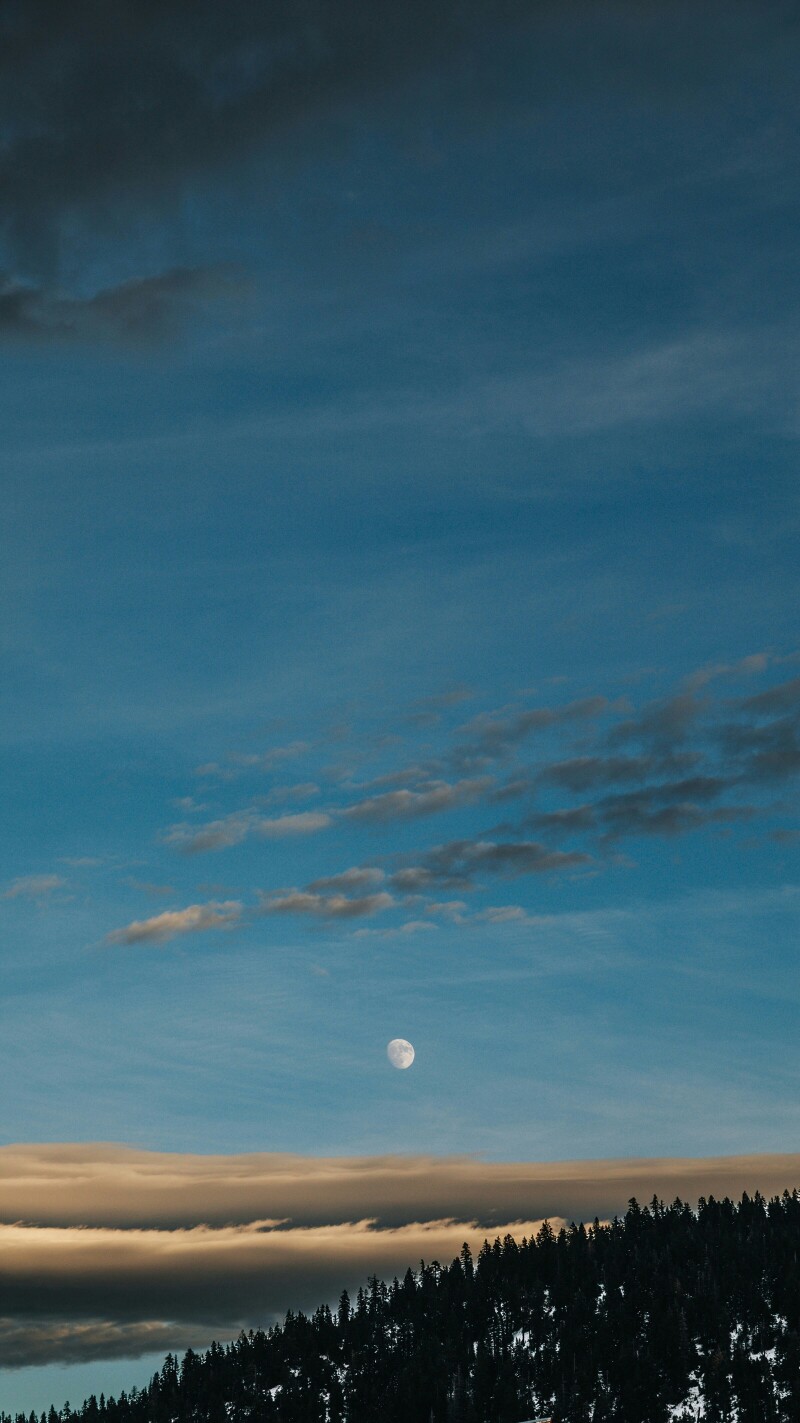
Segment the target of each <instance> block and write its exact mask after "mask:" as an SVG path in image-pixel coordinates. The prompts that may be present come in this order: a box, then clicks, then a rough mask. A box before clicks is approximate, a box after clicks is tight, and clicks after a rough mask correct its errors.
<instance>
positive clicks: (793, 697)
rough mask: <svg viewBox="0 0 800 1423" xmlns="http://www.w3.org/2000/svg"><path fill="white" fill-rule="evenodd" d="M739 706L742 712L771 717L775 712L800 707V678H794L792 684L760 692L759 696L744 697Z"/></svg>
mask: <svg viewBox="0 0 800 1423" xmlns="http://www.w3.org/2000/svg"><path fill="white" fill-rule="evenodd" d="M738 705H739V706H740V707H741V709H742V711H747V712H755V714H756V715H757V716H761V715H766V716H769V715H771V714H772V713H774V712H783V711H789V710H791V709H792V708H794V707H800V677H793V678H792V680H791V681H790V682H782V683H780V685H779V686H777V687H770V688H769V689H768V691H766V692H759V693H758V695H757V696H754V697H743V698H742V700H741V701H740V702H739V704H738Z"/></svg>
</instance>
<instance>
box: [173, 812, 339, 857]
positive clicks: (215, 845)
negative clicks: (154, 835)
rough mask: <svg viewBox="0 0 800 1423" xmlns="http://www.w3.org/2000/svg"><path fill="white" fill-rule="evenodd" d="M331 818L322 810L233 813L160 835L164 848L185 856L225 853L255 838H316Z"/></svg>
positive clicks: (183, 824) (182, 825)
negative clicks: (169, 848)
mask: <svg viewBox="0 0 800 1423" xmlns="http://www.w3.org/2000/svg"><path fill="white" fill-rule="evenodd" d="M330 824H331V817H330V815H328V814H327V812H325V811H321V810H303V811H298V812H297V813H296V814H294V815H278V816H274V817H269V816H264V815H259V814H258V813H257V812H256V811H254V810H244V811H234V812H233V814H231V815H226V816H224V817H223V818H222V819H220V820H210V821H208V822H207V823H206V824H205V825H191V824H188V823H187V822H185V821H183V822H181V823H180V824H179V825H171V826H170V828H169V830H166V831H165V832H164V834H163V835H162V837H161V838H162V840H163V842H164V844H166V845H172V846H174V848H175V849H177V850H180V851H181V853H182V854H184V855H203V854H206V853H208V852H209V851H211V850H224V849H227V848H228V847H229V846H231V845H240V844H241V843H242V841H243V840H247V839H248V837H250V836H254V837H255V838H257V839H260V840H282V839H286V838H287V837H292V836H296V835H315V834H316V833H317V831H319V830H327V828H328V826H329V825H330Z"/></svg>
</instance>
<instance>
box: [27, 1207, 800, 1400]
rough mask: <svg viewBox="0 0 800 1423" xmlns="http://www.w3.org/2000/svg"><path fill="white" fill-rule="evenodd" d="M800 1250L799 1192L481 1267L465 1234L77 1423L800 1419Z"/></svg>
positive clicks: (625, 1224)
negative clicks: (397, 1275) (396, 1275)
mask: <svg viewBox="0 0 800 1423" xmlns="http://www.w3.org/2000/svg"><path fill="white" fill-rule="evenodd" d="M799 1249H800V1196H798V1193H797V1192H796V1191H795V1192H793V1193H792V1194H791V1195H789V1194H785V1195H784V1196H783V1197H782V1198H780V1199H774V1200H771V1201H769V1202H766V1201H765V1200H763V1199H762V1198H761V1197H760V1196H758V1195H756V1196H755V1197H754V1198H752V1199H751V1198H749V1197H748V1196H746V1195H745V1196H744V1197H743V1198H742V1200H741V1202H740V1203H739V1204H738V1205H737V1204H734V1203H733V1202H731V1201H729V1200H724V1201H715V1200H713V1199H709V1200H701V1201H700V1202H699V1205H698V1207H697V1209H696V1210H692V1209H691V1208H690V1207H689V1206H688V1205H685V1204H683V1203H681V1202H680V1201H676V1202H675V1203H674V1204H673V1205H671V1206H667V1207H665V1206H664V1205H663V1204H662V1203H660V1202H659V1201H657V1200H654V1201H653V1202H652V1203H651V1205H650V1206H649V1207H645V1208H642V1207H640V1206H639V1205H638V1204H637V1203H636V1202H635V1201H631V1203H630V1205H629V1208H628V1211H627V1212H626V1214H625V1216H624V1218H623V1219H620V1220H615V1221H614V1222H613V1223H612V1224H611V1225H600V1224H598V1223H597V1222H595V1224H594V1225H593V1226H591V1227H589V1228H588V1229H586V1228H584V1226H582V1225H580V1226H571V1227H570V1228H569V1229H568V1230H563V1231H561V1232H560V1233H559V1234H558V1235H556V1234H555V1233H554V1232H553V1231H552V1230H551V1229H550V1227H549V1226H547V1225H545V1226H543V1227H542V1229H541V1230H540V1231H539V1233H538V1235H537V1236H536V1238H535V1239H532V1240H521V1241H515V1240H514V1239H512V1238H511V1237H510V1236H506V1238H505V1239H504V1240H495V1242H494V1243H493V1244H489V1243H488V1242H487V1243H486V1244H484V1246H483V1248H482V1250H481V1251H480V1254H479V1255H478V1257H477V1259H475V1260H473V1258H472V1256H471V1255H470V1252H469V1250H468V1249H467V1248H466V1247H465V1248H464V1250H463V1251H462V1253H461V1256H460V1258H458V1259H456V1260H454V1261H452V1262H451V1263H450V1264H446V1265H440V1264H438V1263H436V1262H433V1263H430V1264H425V1265H421V1266H420V1268H419V1269H418V1270H416V1271H411V1270H409V1271H408V1272H407V1273H406V1275H405V1277H404V1278H403V1279H402V1280H397V1279H395V1280H394V1281H392V1282H391V1283H384V1282H382V1281H380V1280H378V1279H372V1280H370V1281H369V1283H368V1285H367V1286H366V1287H365V1288H363V1289H360V1290H359V1291H358V1295H357V1297H356V1298H355V1299H353V1300H352V1301H351V1300H350V1299H349V1298H348V1296H347V1295H346V1294H343V1295H342V1298H341V1300H340V1303H339V1306H338V1309H337V1310H335V1311H331V1310H330V1309H329V1308H328V1307H327V1306H325V1305H323V1306H321V1307H320V1308H319V1309H317V1310H316V1311H315V1313H314V1314H313V1315H311V1316H310V1317H307V1316H306V1315H304V1314H301V1313H290V1314H288V1315H287V1316H286V1319H285V1320H284V1322H283V1323H282V1324H280V1325H276V1326H274V1327H272V1328H270V1329H268V1330H266V1331H261V1330H259V1331H255V1332H251V1333H249V1334H242V1335H241V1336H240V1338H239V1339H238V1340H237V1341H236V1342H235V1343H232V1344H230V1345H228V1346H227V1347H221V1346H220V1345H218V1344H215V1345H213V1346H212V1348H211V1349H210V1350H209V1351H208V1352H207V1353H206V1354H205V1355H198V1354H195V1353H193V1352H191V1351H190V1352H189V1353H187V1354H186V1356H185V1357H184V1359H183V1361H182V1362H181V1363H179V1362H178V1360H177V1359H176V1358H174V1357H172V1356H168V1358H167V1360H166V1362H165V1364H164V1367H163V1368H162V1370H161V1372H160V1373H159V1374H157V1375H155V1376H154V1378H153V1380H152V1382H151V1383H150V1385H149V1386H148V1387H146V1388H144V1389H142V1390H134V1391H132V1392H131V1393H130V1394H129V1395H125V1394H123V1395H122V1396H121V1397H120V1398H119V1399H116V1400H113V1399H110V1400H104V1399H103V1398H102V1396H101V1398H100V1399H99V1400H97V1399H95V1398H94V1397H92V1398H90V1399H89V1400H87V1402H86V1403H85V1404H84V1405H83V1406H82V1407H81V1408H79V1409H73V1410H63V1411H62V1413H61V1415H60V1419H61V1423H72V1421H73V1420H78V1419H80V1420H81V1423H190V1420H191V1423H240V1420H241V1421H242V1423H243V1421H244V1420H250V1419H253V1420H256V1419H257V1420H259V1423H375V1420H380V1423H440V1420H441V1423H518V1420H520V1419H528V1418H535V1417H539V1416H540V1415H548V1414H552V1416H553V1419H554V1423H611V1420H614V1423H684V1420H686V1423H688V1420H690V1419H692V1420H693V1419H695V1418H700V1417H702V1418H703V1419H704V1420H706V1423H729V1420H730V1423H733V1420H735V1423H798V1420H800V1271H799V1270H798V1250H799ZM43 1418H44V1415H43ZM58 1418H59V1415H57V1414H56V1413H55V1412H54V1410H52V1409H51V1411H50V1415H49V1419H46V1420H45V1423H57V1419H58ZM2 1423H11V1420H10V1419H9V1418H8V1416H7V1415H3V1416H2ZM30 1423H37V1420H36V1419H35V1417H34V1415H31V1420H30Z"/></svg>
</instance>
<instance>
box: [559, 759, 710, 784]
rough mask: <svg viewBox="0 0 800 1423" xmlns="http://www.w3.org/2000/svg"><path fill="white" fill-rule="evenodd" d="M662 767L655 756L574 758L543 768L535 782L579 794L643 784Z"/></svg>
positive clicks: (661, 762) (662, 763)
mask: <svg viewBox="0 0 800 1423" xmlns="http://www.w3.org/2000/svg"><path fill="white" fill-rule="evenodd" d="M689 759H690V760H694V759H695V758H694V757H690V758H689ZM663 765H664V762H663V758H662V757H659V756H575V757H573V758H572V759H571V760H569V761H556V762H555V764H554V765H552V766H546V767H545V769H544V770H543V771H541V772H540V774H539V777H538V779H539V781H541V782H542V783H543V784H545V785H554V786H563V787H564V788H565V789H566V790H570V791H577V792H580V791H588V790H592V789H593V788H594V787H596V786H611V785H617V784H619V783H620V782H624V781H643V780H645V779H646V778H647V777H648V776H652V775H653V773H654V772H657V771H660V770H662V769H663Z"/></svg>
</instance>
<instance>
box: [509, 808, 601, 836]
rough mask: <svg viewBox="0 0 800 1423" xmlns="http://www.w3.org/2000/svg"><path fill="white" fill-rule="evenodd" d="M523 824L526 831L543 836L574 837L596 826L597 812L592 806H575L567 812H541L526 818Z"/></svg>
mask: <svg viewBox="0 0 800 1423" xmlns="http://www.w3.org/2000/svg"><path fill="white" fill-rule="evenodd" d="M524 824H525V827H526V829H529V830H539V831H541V832H543V833H545V834H551V835H574V834H580V833H582V832H584V831H587V830H593V829H594V828H595V826H596V824H597V812H596V810H595V807H594V806H593V805H575V806H572V807H571V808H570V809H568V810H542V811H538V812H535V813H534V814H533V815H528V816H526V818H525V821H524Z"/></svg>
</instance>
